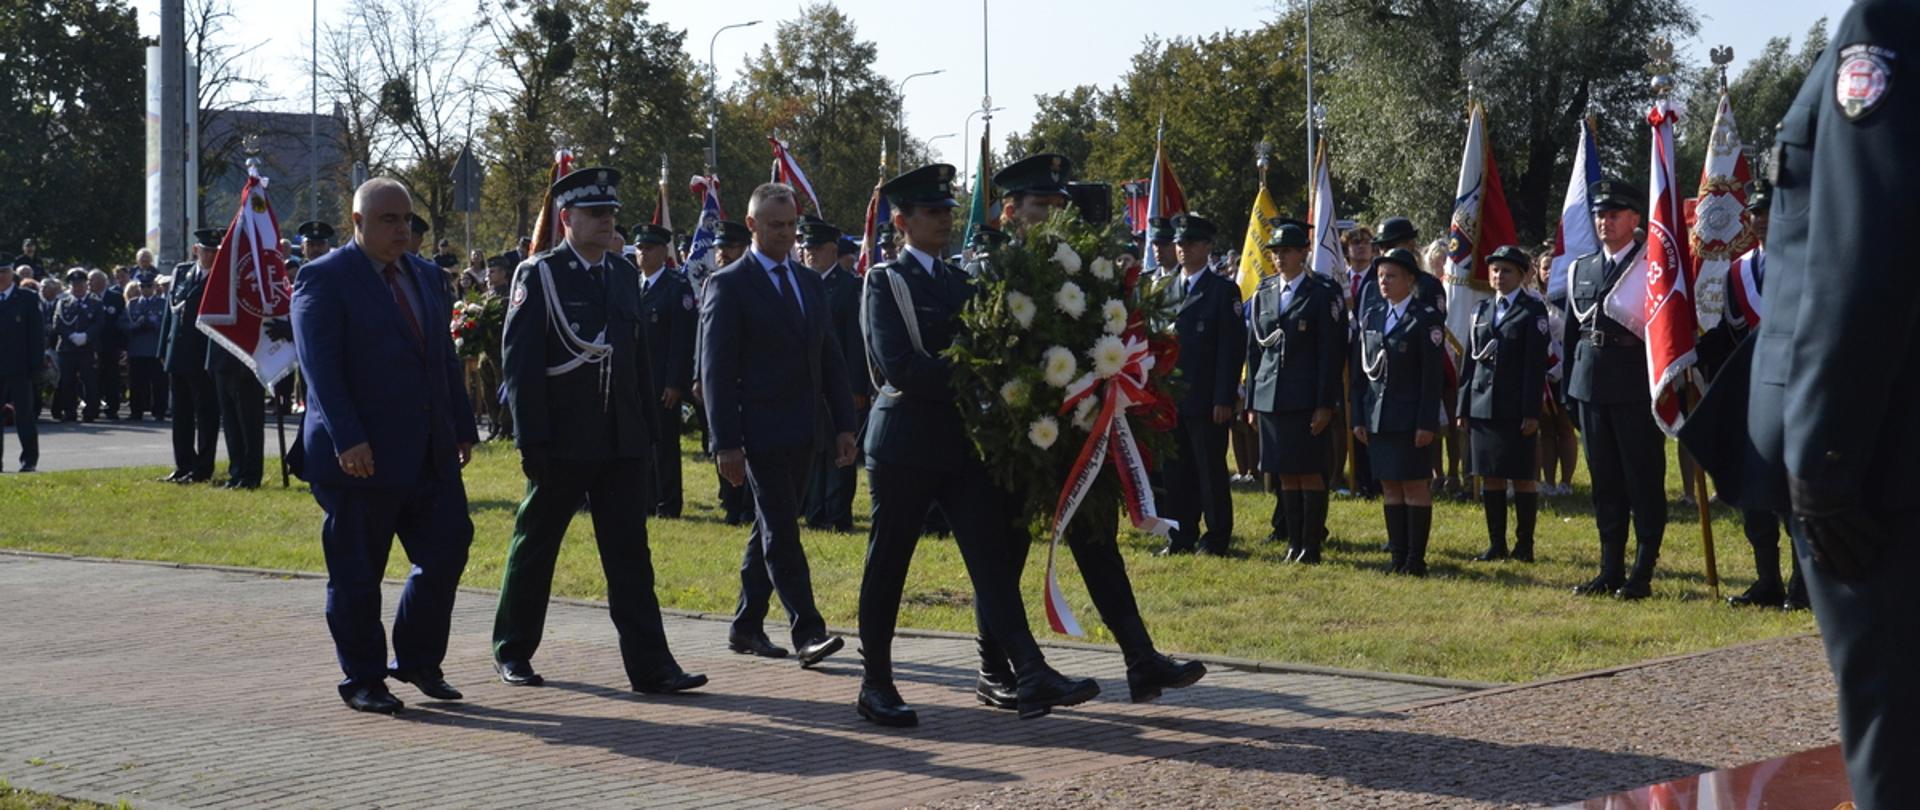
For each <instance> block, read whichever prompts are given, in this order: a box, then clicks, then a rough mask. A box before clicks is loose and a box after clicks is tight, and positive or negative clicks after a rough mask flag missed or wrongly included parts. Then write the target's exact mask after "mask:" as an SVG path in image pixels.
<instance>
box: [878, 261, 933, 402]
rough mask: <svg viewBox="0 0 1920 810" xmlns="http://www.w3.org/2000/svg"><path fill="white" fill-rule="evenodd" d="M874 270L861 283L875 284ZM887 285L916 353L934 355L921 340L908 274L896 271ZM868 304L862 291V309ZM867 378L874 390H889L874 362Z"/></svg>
mask: <svg viewBox="0 0 1920 810" xmlns="http://www.w3.org/2000/svg"><path fill="white" fill-rule="evenodd" d="M887 266H888V267H889V268H892V267H898V266H899V262H890V263H888V265H887ZM878 269H879V268H874V270H878ZM874 270H868V271H867V274H866V276H865V277H864V278H863V279H862V280H861V283H862V284H863V285H865V286H871V285H872V284H873V277H874V276H875V275H877V274H876V273H875V272H874ZM883 272H884V271H883ZM887 287H888V289H890V290H892V291H893V303H894V306H896V307H899V308H900V320H901V321H903V322H904V323H905V324H906V327H907V338H908V339H909V340H911V341H912V342H913V351H914V353H915V354H918V355H920V356H922V357H931V356H932V355H929V354H927V347H926V345H925V344H923V343H921V342H920V319H919V318H918V317H916V316H915V314H914V308H913V291H911V290H909V289H907V278H906V274H904V273H895V274H894V276H893V282H892V283H891V284H888V285H887ZM866 306H867V296H866V295H865V294H864V293H862V294H861V296H860V307H861V308H862V309H865V308H866ZM864 314H865V313H862V315H863V316H864ZM862 320H863V321H864V320H865V318H864V317H862ZM867 379H869V380H871V381H872V382H873V390H875V391H879V392H881V393H882V394H885V393H886V391H887V383H886V380H883V379H881V378H880V376H879V375H878V374H875V373H874V369H873V364H871V363H869V364H867ZM896 390H897V389H896ZM891 396H898V394H897V393H896V394H892V395H891Z"/></svg>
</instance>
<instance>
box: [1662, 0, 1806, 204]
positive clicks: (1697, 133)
mask: <svg viewBox="0 0 1920 810" xmlns="http://www.w3.org/2000/svg"><path fill="white" fill-rule="evenodd" d="M1826 47H1827V21H1826V19H1825V18H1822V19H1820V20H1819V21H1817V22H1815V23H1814V24H1813V27H1811V28H1809V29H1807V35H1806V37H1805V38H1803V39H1802V40H1801V42H1800V49H1799V50H1798V51H1795V50H1793V49H1792V48H1793V43H1792V41H1791V40H1789V39H1788V38H1787V37H1775V38H1773V39H1770V40H1768V41H1767V44H1766V47H1765V48H1763V49H1761V51H1760V55H1759V56H1756V57H1754V58H1753V59H1751V60H1749V61H1748V62H1747V66H1746V67H1745V68H1744V69H1742V70H1741V71H1740V73H1739V75H1738V76H1736V77H1734V78H1732V79H1731V80H1730V81H1729V82H1728V86H1727V93H1728V95H1729V96H1730V97H1731V98H1732V101H1733V122H1734V127H1735V128H1736V129H1737V130H1739V132H1740V142H1741V143H1744V144H1746V145H1748V146H1750V147H1752V149H1751V151H1749V152H1748V153H1747V160H1749V161H1753V166H1752V168H1753V170H1754V176H1755V177H1762V176H1764V175H1763V174H1762V173H1761V170H1762V168H1763V167H1762V166H1761V165H1760V163H1759V161H1758V159H1759V158H1760V157H1761V156H1763V155H1766V154H1767V153H1768V151H1769V150H1771V149H1772V148H1773V134H1774V127H1775V126H1777V125H1778V124H1779V123H1780V119H1782V118H1785V117H1786V115H1787V108H1788V107H1790V106H1792V105H1793V97H1794V96H1795V95H1797V94H1798V93H1799V92H1800V85H1801V83H1802V82H1805V81H1806V80H1807V71H1809V70H1812V69H1813V63H1814V62H1815V61H1816V60H1818V59H1819V58H1820V52H1821V51H1823V50H1826ZM1734 56H1735V57H1736V58H1738V56H1739V54H1734ZM1689 85H1690V86H1691V88H1692V92H1691V93H1689V94H1688V98H1687V110H1688V111H1689V112H1691V113H1692V115H1689V116H1687V117H1686V118H1684V119H1681V122H1680V131H1679V132H1678V133H1677V137H1678V139H1679V141H1680V144H1679V154H1678V155H1676V156H1675V159H1676V160H1677V165H1676V168H1675V171H1677V172H1679V176H1680V177H1681V178H1682V179H1683V180H1686V181H1688V182H1692V180H1693V179H1694V178H1697V177H1699V176H1700V168H1701V167H1702V166H1704V165H1706V162H1707V142H1708V141H1709V140H1710V139H1711V138H1712V135H1713V111H1714V109H1716V108H1717V107H1718V106H1719V104H1720V72H1719V70H1718V69H1716V68H1713V67H1707V68H1704V69H1701V70H1699V71H1697V72H1694V73H1693V74H1692V75H1691V76H1690V82H1689ZM1685 190H1686V191H1687V192H1688V193H1691V192H1692V191H1693V189H1692V187H1690V186H1689V187H1688V188H1687V189H1685Z"/></svg>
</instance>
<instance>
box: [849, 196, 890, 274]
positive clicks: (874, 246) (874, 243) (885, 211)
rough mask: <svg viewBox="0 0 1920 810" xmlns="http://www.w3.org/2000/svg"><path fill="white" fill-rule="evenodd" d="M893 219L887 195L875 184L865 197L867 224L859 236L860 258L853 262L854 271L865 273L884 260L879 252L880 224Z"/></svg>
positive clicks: (883, 255)
mask: <svg viewBox="0 0 1920 810" xmlns="http://www.w3.org/2000/svg"><path fill="white" fill-rule="evenodd" d="M891 219H893V205H892V204H891V203H888V202H887V195H885V194H881V193H880V186H879V185H878V184H875V185H874V187H873V196H872V197H869V198H868V199H867V225H866V230H864V231H862V233H861V236H860V258H859V259H858V260H856V261H855V262H854V265H853V269H854V272H856V273H859V274H860V275H863V276H864V275H866V274H867V270H868V269H869V268H871V267H873V266H874V265H876V264H879V263H881V262H883V261H886V260H887V259H886V255H885V254H883V253H881V252H880V226H881V224H883V223H885V222H887V221H888V220H891Z"/></svg>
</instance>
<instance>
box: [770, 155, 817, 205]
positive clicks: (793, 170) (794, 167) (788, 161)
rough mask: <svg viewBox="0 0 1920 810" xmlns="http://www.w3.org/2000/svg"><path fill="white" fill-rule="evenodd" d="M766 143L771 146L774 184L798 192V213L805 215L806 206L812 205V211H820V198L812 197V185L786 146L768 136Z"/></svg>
mask: <svg viewBox="0 0 1920 810" xmlns="http://www.w3.org/2000/svg"><path fill="white" fill-rule="evenodd" d="M767 143H770V144H773V178H774V180H775V181H776V182H780V183H785V184H787V185H789V186H793V188H794V190H796V191H798V192H800V194H801V199H800V213H802V214H804V213H807V205H808V204H812V205H813V211H814V212H815V213H816V214H818V212H819V211H820V198H819V197H817V196H814V193H813V183H811V182H809V181H808V180H807V173H806V172H804V171H801V170H800V164H799V162H797V161H795V160H794V159H793V154H792V153H791V152H789V151H787V144H786V142H785V141H782V140H780V139H779V138H775V137H771V136H769V137H768V138H767Z"/></svg>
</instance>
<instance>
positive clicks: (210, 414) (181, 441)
mask: <svg viewBox="0 0 1920 810" xmlns="http://www.w3.org/2000/svg"><path fill="white" fill-rule="evenodd" d="M193 236H194V239H195V240H196V241H195V242H194V245H193V249H194V255H195V256H196V260H195V261H191V262H181V263H180V264H178V265H176V266H175V267H174V268H173V286H172V287H171V288H170V289H168V290H167V322H166V325H165V326H164V327H162V328H161V330H160V331H161V334H162V335H163V336H164V341H165V345H163V346H162V347H161V349H160V356H161V357H162V358H164V368H165V369H166V372H167V382H168V390H167V394H168V399H170V400H171V401H172V405H173V474H172V475H169V476H167V477H165V478H162V479H160V480H162V481H166V482H169V483H175V484H198V483H201V482H203V481H211V480H213V461H214V458H213V454H214V449H215V447H216V446H217V443H218V442H219V441H220V432H219V431H220V399H219V397H218V396H217V395H216V394H215V393H214V390H213V375H211V374H208V373H207V336H206V334H205V333H203V332H201V331H200V327H199V321H200V299H201V297H202V296H204V295H205V294H206V291H207V273H208V271H210V270H211V269H212V268H213V254H214V251H215V250H218V249H219V247H220V237H221V233H220V231H218V230H216V229H213V228H202V229H200V230H197V231H194V232H193Z"/></svg>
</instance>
